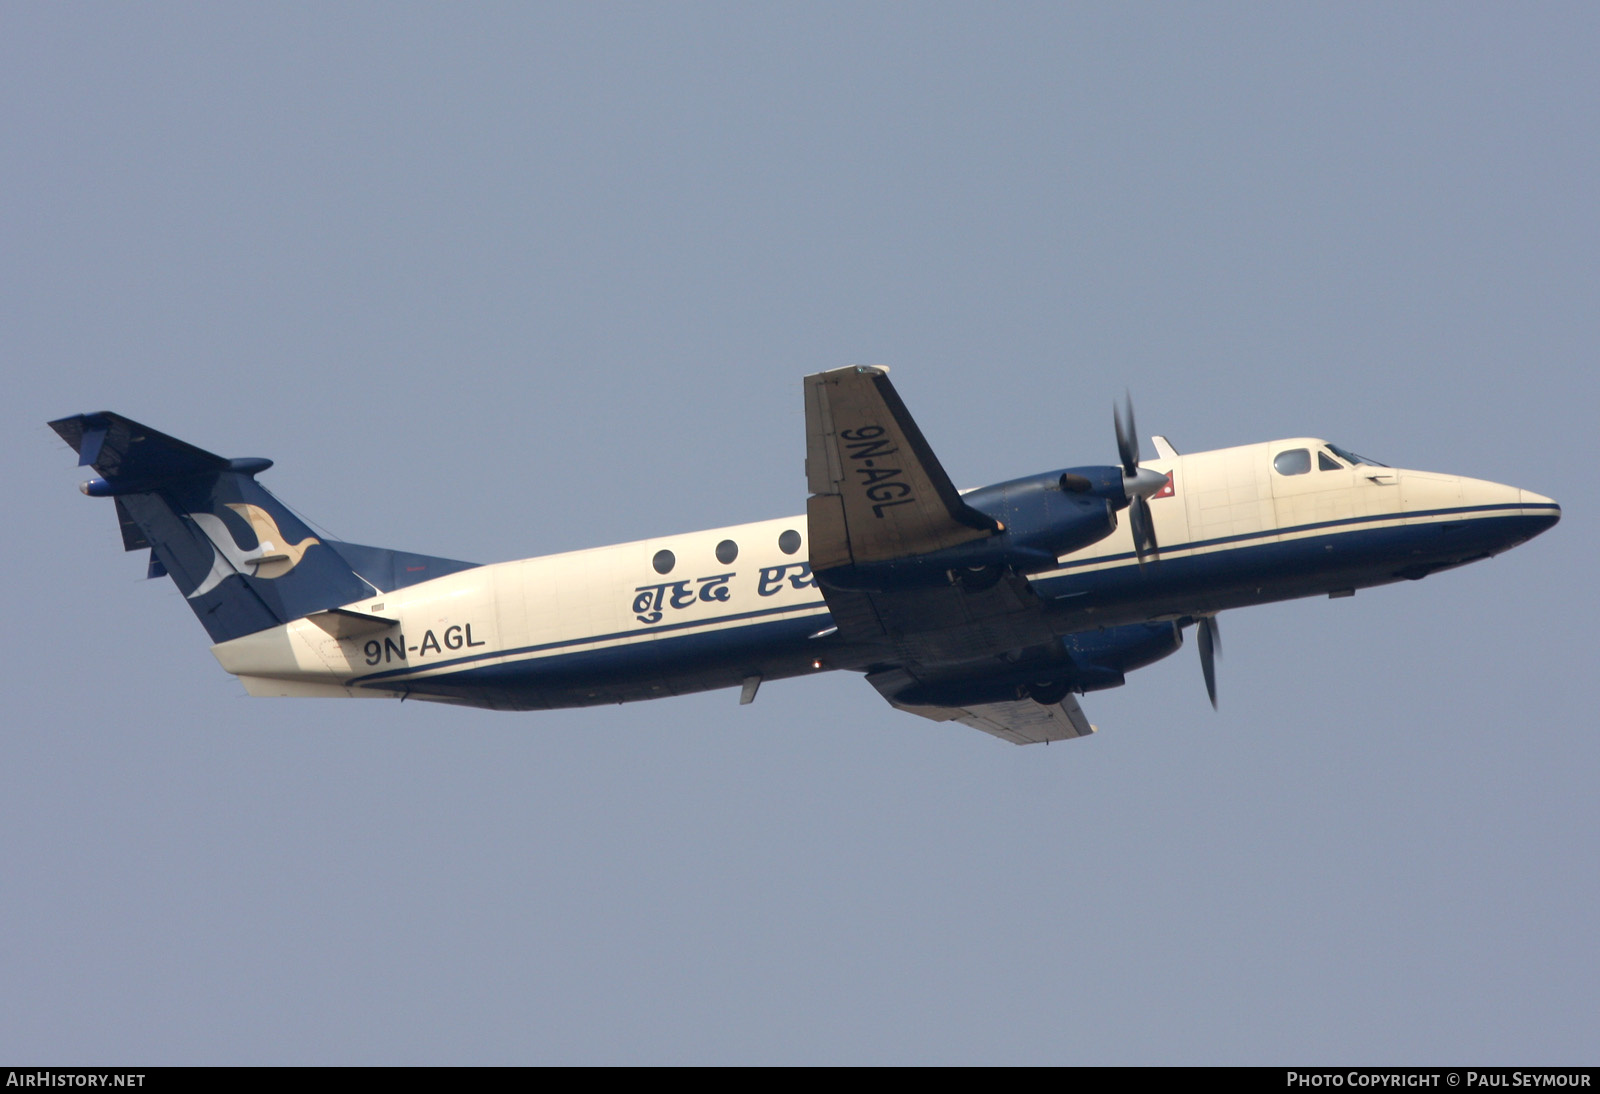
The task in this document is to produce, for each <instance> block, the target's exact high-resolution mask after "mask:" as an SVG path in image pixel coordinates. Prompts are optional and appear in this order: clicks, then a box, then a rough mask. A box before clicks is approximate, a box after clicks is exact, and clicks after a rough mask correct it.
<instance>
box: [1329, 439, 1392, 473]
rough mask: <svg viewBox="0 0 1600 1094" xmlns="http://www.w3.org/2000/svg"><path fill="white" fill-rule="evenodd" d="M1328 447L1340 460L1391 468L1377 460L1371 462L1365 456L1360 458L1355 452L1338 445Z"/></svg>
mask: <svg viewBox="0 0 1600 1094" xmlns="http://www.w3.org/2000/svg"><path fill="white" fill-rule="evenodd" d="M1328 447H1329V448H1331V449H1333V454H1334V455H1335V456H1338V457H1339V458H1340V459H1344V460H1349V461H1350V462H1351V463H1364V464H1366V465H1367V466H1369V467H1388V466H1389V465H1388V464H1386V463H1379V462H1378V461H1377V460H1369V459H1367V458H1366V457H1365V456H1358V455H1356V454H1355V453H1354V452H1351V451H1350V450H1349V449H1348V448H1340V447H1339V446H1338V445H1336V444H1330V445H1329V446H1328Z"/></svg>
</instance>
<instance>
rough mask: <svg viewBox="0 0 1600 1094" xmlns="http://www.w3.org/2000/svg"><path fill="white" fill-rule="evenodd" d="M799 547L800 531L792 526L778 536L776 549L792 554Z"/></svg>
mask: <svg viewBox="0 0 1600 1094" xmlns="http://www.w3.org/2000/svg"><path fill="white" fill-rule="evenodd" d="M799 549H800V533H799V532H796V531H795V530H794V529H793V528H791V529H789V530H788V531H787V532H785V533H783V535H781V536H779V537H778V550H780V551H782V552H783V553H784V554H786V555H792V554H794V553H795V552H796V551H798V550H799Z"/></svg>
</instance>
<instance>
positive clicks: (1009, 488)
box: [817, 467, 1126, 589]
mask: <svg viewBox="0 0 1600 1094" xmlns="http://www.w3.org/2000/svg"><path fill="white" fill-rule="evenodd" d="M961 500H962V501H964V502H966V503H967V504H968V505H970V506H971V507H972V508H974V509H976V510H978V511H979V512H980V513H983V514H984V515H985V516H988V517H992V518H993V519H994V520H995V521H996V523H997V524H998V525H999V526H1000V527H1001V528H1002V529H1004V530H1003V531H1001V532H999V533H997V534H995V535H992V536H990V537H988V538H987V539H983V540H979V541H977V542H975V543H964V544H962V545H961V546H959V547H951V548H948V549H946V550H943V551H932V552H930V553H928V554H925V555H916V556H913V557H910V558H899V559H895V560H894V561H892V562H880V563H866V564H862V565H857V566H847V567H838V568H835V569H831V570H826V571H822V572H820V573H818V574H817V578H818V580H820V581H821V582H822V583H823V584H824V585H828V586H831V587H833V588H836V589H892V588H905V587H908V586H916V585H932V584H943V583H945V582H948V581H949V580H950V578H951V575H952V574H954V575H956V576H957V577H958V578H961V579H963V580H977V581H979V582H982V581H985V580H987V581H989V582H990V583H992V582H993V581H994V580H998V578H999V576H1000V574H1002V573H1003V572H1005V571H1007V570H1011V571H1014V572H1016V573H1022V574H1031V573H1039V572H1041V571H1044V570H1049V569H1053V568H1054V567H1055V565H1056V563H1057V560H1058V559H1059V558H1060V557H1061V556H1062V555H1065V554H1069V553H1071V552H1072V551H1076V550H1078V549H1079V548H1082V547H1087V546H1088V545H1089V544H1091V543H1095V542H1097V541H1099V540H1102V539H1104V538H1105V537H1106V536H1108V535H1110V534H1111V533H1112V532H1113V531H1115V530H1116V527H1117V510H1118V509H1119V508H1121V507H1122V506H1123V505H1125V504H1126V500H1125V499H1124V498H1123V495H1122V472H1121V470H1120V469H1118V468H1115V467H1082V468H1073V469H1071V470H1069V471H1051V472H1047V473H1045V474H1042V475H1031V476H1029V477H1027V478H1022V479H1012V480H1011V481H1010V482H1002V483H996V484H995V485H993V486H985V487H982V488H981V489H978V490H974V491H972V492H971V493H968V494H965V495H963V496H962V499H961ZM974 575H976V576H974Z"/></svg>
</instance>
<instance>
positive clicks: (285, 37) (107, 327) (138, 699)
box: [0, 3, 1600, 1064]
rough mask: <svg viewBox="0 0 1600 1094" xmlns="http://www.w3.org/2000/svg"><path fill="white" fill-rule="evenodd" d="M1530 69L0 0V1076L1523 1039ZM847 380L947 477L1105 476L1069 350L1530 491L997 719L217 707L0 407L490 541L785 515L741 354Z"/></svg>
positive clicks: (1534, 730) (1553, 920)
mask: <svg viewBox="0 0 1600 1094" xmlns="http://www.w3.org/2000/svg"><path fill="white" fill-rule="evenodd" d="M1597 56H1600V9H1597V8H1596V7H1595V6H1594V5H1590V4H1570V5H1568V4H1528V5H1503V4H1495V5H1476V4H1407V5H1351V4H1332V5H1322V6H1310V5H1301V4H1297V5H1245V6H1235V5H1181V6H1180V5H1120V4H1119V5H1109V4H1108V5H1100V6H1088V5H1070V6H1068V5H1018V4H1008V5H975V4H974V5H943V4H926V3H925V4H915V5H871V4H845V5H827V4H805V5H792V6H777V5H746V4H727V5H713V4H680V5H668V4H660V5H642V6H636V5H625V4H609V5H587V4H586V5H562V6H551V5H544V6H534V5H521V4H510V5H476V6H468V5H449V6H443V5H441V6H416V5H400V4H381V5H351V4H345V5H339V6H336V7H330V6H328V5H321V4H311V5H290V4H273V5H236V4H230V5H216V4H194V5H184V6H179V5H171V4H139V5H110V4H90V5H83V4H56V3H52V4H42V3H27V4H22V3H9V4H6V5H4V7H3V9H0V138H3V149H4V154H3V155H0V195H3V200H0V233H3V235H0V255H3V261H0V276H3V278H4V280H3V283H0V346H3V349H4V361H5V366H4V367H5V371H6V377H7V385H6V386H7V389H8V394H7V397H6V399H5V400H4V401H3V404H0V412H3V414H4V422H3V426H4V428H3V430H0V453H3V455H0V459H3V460H4V467H5V469H6V471H7V474H6V475H5V476H4V479H3V480H0V482H3V485H0V489H3V491H4V501H5V512H6V513H7V514H8V516H9V521H8V523H7V527H6V531H5V533H4V536H5V539H4V542H5V545H6V548H7V555H8V558H9V559H10V579H9V580H8V581H6V582H5V583H4V586H3V593H0V595H3V597H4V601H3V619H4V623H5V626H4V627H3V629H0V633H3V635H4V637H3V642H4V664H5V665H6V669H5V681H6V686H5V692H6V707H7V714H6V717H5V719H4V722H5V731H4V742H5V744H4V752H3V775H0V779H3V786H4V788H5V792H4V794H3V795H0V1060H4V1061H9V1062H13V1063H24V1062H25V1063H29V1064H47V1063H80V1064H88V1063H100V1064H132V1063H148V1064H158V1063H211V1062H220V1063H251V1062H259V1063H316V1062H324V1063H377V1062H392V1063H452V1062H454V1063H463V1062H484V1063H491V1062H509V1063H516V1062H550V1063H556V1062H563V1063H571V1062H590V1063H599V1062H605V1063H650V1062H716V1063H748V1062H804V1063H821V1062H868V1063H890V1062H941V1063H942V1062H955V1063H1012V1062H1016V1063H1021V1062H1052V1063H1089V1062H1094V1063H1105V1062H1148V1063H1156V1062H1160V1063H1239V1062H1245V1063H1252V1062H1253V1063H1268V1062H1281V1063H1291V1062H1297V1063H1317V1062H1322V1063H1352V1062H1395V1063H1402V1062H1404V1063H1455V1064H1469V1063H1479V1064H1489V1063H1501V1064H1512V1063H1516V1064H1524V1063H1537V1062H1546V1063H1574V1062H1586V1063H1590V1064H1593V1063H1595V1062H1596V1060H1597V1057H1600V1051H1597V1045H1600V986H1597V985H1600V934H1597V932H1596V929H1595V928H1596V921H1597V912H1600V907H1597V905H1600V899H1597V898H1600V882H1597V863H1600V804H1597V802H1596V796H1595V784H1596V773H1597V770H1600V733H1597V729H1600V718H1597V716H1596V714H1595V698H1594V688H1593V685H1594V677H1595V670H1596V658H1595V648H1596V645H1595V643H1596V639H1595V635H1594V629H1595V618H1596V608H1597V604H1596V599H1597V598H1596V579H1595V561H1594V560H1595V551H1594V544H1595V536H1596V532H1597V528H1596V522H1595V518H1594V511H1595V502H1596V500H1597V495H1600V491H1597V489H1596V486H1595V483H1594V476H1595V471H1594V464H1595V457H1594V453H1593V444H1594V434H1595V417H1596V413H1597V411H1600V382H1597V380H1596V374H1595V364H1596V347H1597V344H1600V337H1597V336H1600V307H1597V302H1600V276H1597V274H1600V213H1597V208H1600V206H1597V202H1596V194H1597V193H1600V155H1597V138H1596V134H1597V132H1600V128H1597V125H1600V76H1597V70H1596V60H1595V59H1596V57H1597ZM868 362H870V363H879V364H887V365H890V366H891V367H893V369H894V370H895V371H894V377H895V381H896V384H897V386H898V388H899V390H900V392H901V394H902V395H903V396H904V397H905V399H906V401H907V403H908V405H909V406H910V408H911V410H912V411H913V413H914V414H915V415H916V416H917V418H918V421H919V422H920V424H921V425H922V428H923V431H924V432H925V433H926V434H927V436H928V438H929V440H930V442H931V443H932V444H933V446H934V448H935V450H936V451H937V452H938V453H939V455H940V457H941V458H942V460H943V462H944V464H945V466H946V467H947V468H948V469H949V470H950V472H951V475H952V477H953V478H954V479H955V480H956V481H957V482H958V483H960V484H962V485H978V484H981V483H984V482H988V481H993V480H996V479H1000V478H1006V477H1010V476H1014V475H1019V474H1025V473H1029V472H1032V471H1037V470H1041V469H1046V468H1050V467H1058V466H1062V465H1064V464H1073V463H1092V462H1112V461H1113V460H1114V455H1115V448H1114V444H1113V439H1112V429H1111V404H1112V400H1113V399H1114V398H1117V397H1119V396H1120V395H1121V393H1122V392H1123V390H1124V389H1125V388H1126V389H1128V390H1131V391H1132V393H1133V396H1134V399H1135V401H1136V405H1137V407H1138V415H1139V425H1140V428H1141V430H1142V432H1143V433H1144V434H1145V435H1146V437H1148V435H1149V434H1150V433H1152V432H1160V433H1165V434H1167V435H1168V436H1169V437H1171V439H1172V441H1173V442H1174V443H1175V444H1176V445H1177V446H1178V447H1179V449H1180V450H1185V451H1194V450H1200V449H1204V448H1212V447H1223V446H1227V445H1232V444H1242V443H1247V442H1251V441H1257V440H1265V439H1269V438H1272V437H1281V436H1294V435H1299V434H1305V433H1309V434H1315V435H1320V436H1325V437H1328V438H1330V439H1332V440H1334V441H1335V442H1337V443H1340V444H1343V445H1346V446H1349V447H1352V448H1354V449H1356V450H1357V451H1360V452H1364V453H1366V454H1368V455H1371V456H1374V457H1376V458H1378V459H1382V460H1385V461H1386V462H1389V463H1392V464H1395V465H1399V466H1403V467H1414V468H1424V469H1431V470H1439V471H1447V472H1452V473H1458V474H1466V475H1473V476H1478V477H1482V478H1489V479H1494V480H1497V481H1502V482H1509V483H1513V484H1516V485H1519V486H1523V487H1526V488H1528V489H1532V490H1536V491H1539V492H1541V493H1545V494H1549V495H1551V496H1553V497H1555V498H1556V499H1557V500H1558V501H1560V502H1561V503H1562V505H1563V506H1564V509H1565V517H1564V519H1563V521H1562V523H1561V524H1560V525H1559V526H1558V527H1557V528H1555V529H1554V530H1553V531H1551V532H1549V533H1547V534H1546V535H1545V536H1543V537H1541V538H1539V539H1537V540H1535V541H1534V542H1532V543H1531V544H1528V545H1526V546H1524V547H1521V548H1519V549H1517V550H1515V551H1513V552H1511V553H1510V554H1508V555H1505V556H1502V557H1501V558H1499V559H1496V560H1494V561H1491V562H1487V563H1480V564H1477V565H1474V566H1471V567H1468V568H1466V569H1463V570H1459V571H1454V572H1451V573H1446V574H1441V575H1438V576H1436V577H1432V578H1429V579H1428V580H1426V581H1423V582H1420V583H1407V584H1406V585H1404V587H1399V586H1391V587H1388V588H1384V589H1378V590H1371V591H1367V592H1362V593H1360V594H1358V595H1357V596H1356V597H1355V598H1354V599H1353V600H1340V601H1333V602H1330V601H1327V600H1307V601H1301V602H1297V603H1293V604H1284V605H1277V606H1272V607H1265V608H1257V609H1252V610H1248V611H1240V612H1231V613H1226V614H1225V615H1224V616H1223V617H1222V619H1221V625H1222V634H1223V641H1224V650H1225V652H1224V656H1223V659H1222V661H1221V665H1220V669H1221V680H1220V687H1221V702H1222V708H1221V711H1220V713H1215V714H1214V713H1213V712H1212V711H1211V709H1210V708H1209V706H1208V704H1207V703H1206V699H1205V691H1204V686H1203V684H1202V681H1201V675H1200V668H1199V664H1198V658H1197V657H1196V655H1195V652H1194V650H1193V649H1192V648H1185V649H1184V650H1182V651H1180V652H1179V653H1178V654H1177V655H1175V656H1173V657H1172V658H1171V659H1169V660H1167V661H1164V662H1162V663H1160V664H1158V665H1156V666H1153V667H1151V668H1149V669H1146V670H1144V671H1142V672H1140V673H1138V674H1137V675H1135V676H1134V677H1132V681H1131V683H1130V684H1129V686H1128V687H1126V688H1123V689H1121V690H1117V691H1110V692H1100V693H1095V694H1091V695H1089V696H1088V697H1086V698H1085V700H1084V707H1085V709H1086V710H1087V711H1088V712H1089V714H1090V716H1091V717H1092V718H1093V720H1094V721H1095V722H1096V723H1098V724H1099V726H1100V727H1101V732H1100V734H1099V735H1098V736H1097V737H1095V738H1093V739H1090V740H1087V741H1077V742H1068V743H1065V744H1061V745H1054V746H1050V747H1048V748H1041V747H1032V748H1015V747H1012V746H1009V745H1005V744H1002V743H1000V742H997V741H995V740H994V739H992V738H990V737H988V736H986V735H984V734H981V733H978V732H975V731H971V730H967V729H964V728H961V727H958V726H940V725H935V724H933V723H930V722H926V721H923V720H921V719H918V718H914V717H910V716H908V715H904V714H901V713H899V712H896V711H894V710H892V709H891V708H890V707H889V706H888V705H887V704H885V703H884V702H883V701H882V700H881V699H880V698H879V697H878V695H877V694H876V693H875V692H874V691H873V690H872V689H871V688H870V687H869V686H867V685H866V684H865V683H863V682H862V681H861V680H859V679H857V678H855V677H853V676H847V675H843V674H831V675H828V676H825V677H821V678H817V679H810V680H797V681H787V682H778V683H772V684H769V685H767V686H766V687H764V688H763V689H762V690H761V694H760V697H759V698H758V700H757V701H756V702H755V704H754V705H752V706H749V707H744V708H741V707H739V706H738V705H737V693H736V692H731V691H729V692H716V693H712V694H707V695H701V696H696V697H690V698H682V699H673V700H667V701H663V702H658V703H653V704H639V705H629V706H623V707H610V708H601V709H593V710H583V711H557V712H551V713H541V714H496V713H490V712H484V711H473V710H456V709H450V708H446V707H440V706H432V705H428V704H423V703H404V704H398V703H392V702H371V703H368V702H335V701H320V700H318V701H313V700H304V701H290V700H265V699H248V698H246V697H245V696H244V691H243V688H242V687H241V686H240V685H239V684H238V683H237V682H236V681H235V680H234V679H233V678H232V677H230V676H228V675H227V674H225V673H224V672H222V670H221V669H220V668H219V667H218V666H217V664H216V662H215V660H214V659H213V658H212V656H211V655H210V654H209V653H208V652H207V641H206V637H205V634H204V632H203V631H202V629H201V628H200V627H199V625H198V624H197V623H196V621H195V620H194V618H193V617H192V615H191V614H190V612H189V611H188V609H187V607H186V606H185V604H184V603H183V600H182V597H181V596H180V595H179V594H178V592H177V591H176V589H175V588H174V587H173V586H172V584H171V583H170V582H168V581H164V580H163V581H159V582H157V581H152V582H145V581H143V580H142V578H143V573H144V567H145V559H144V556H143V555H142V554H130V555H124V554H123V553H122V552H121V550H120V546H121V545H120V540H119V538H118V535H117V529H116V521H115V519H114V516H113V512H112V507H111V505H110V503H108V502H104V501H92V500H89V499H85V498H84V497H82V496H80V495H79V494H78V492H77V490H76V489H75V488H76V485H77V483H78V482H79V481H80V480H81V479H82V478H84V477H85V476H84V474H83V473H82V472H79V471H77V470H75V469H74V467H73V463H74V457H73V455H72V453H71V452H70V451H68V450H67V448H66V447H65V446H64V445H62V444H61V443H60V442H59V441H58V440H57V439H56V437H55V436H54V434H53V433H51V432H50V431H49V430H48V429H47V428H46V427H45V424H44V423H45V422H46V420H48V419H50V418H55V417H59V416H62V415H66V414H72V413H78V412H82V411H89V410H100V409H112V410H116V411H118V412H120V413H123V414H126V415H128V416H130V417H133V418H135V419H137V420H139V421H143V422H146V423H148V424H149V425H151V426H153V427H155V428H157V429H160V430H163V431H165V432H168V433H171V434H173V435H175V436H178V437H181V438H183V439H185V440H188V441H191V442H193V443H195V444H197V445H200V446H201V447H204V448H208V449H210V450H212V451H215V452H219V453H221V454H224V455H227V456H257V455H259V456H268V457H271V458H273V459H275V460H276V461H277V466H276V467H275V468H274V469H273V470H272V471H270V472H268V473H267V474H266V475H264V476H263V479H262V481H263V482H264V483H265V484H266V485H267V486H268V487H269V488H270V489H272V490H273V491H274V492H275V493H277V494H278V495H279V496H280V497H281V498H283V499H284V500H285V501H286V502H288V503H289V504H290V505H292V506H294V507H296V508H297V509H298V510H299V511H301V512H302V513H304V514H306V515H307V516H309V517H310V518H312V519H314V520H316V521H318V522H320V523H321V524H322V525H323V526H324V527H326V528H327V529H329V530H331V531H332V532H333V533H335V534H337V535H339V536H342V537H344V538H348V539H353V540H356V541H359V542H367V543H376V544H381V545H385V546H392V547H403V548H409V549H413V550H420V551H426V552H430V553H435V554H441V555H448V556H454V557H461V558H468V559H474V560H479V561H497V560H502V559H508V558H519V557H524V556H528V555H536V554H543V553H548V552H554V551H562V550H569V549H574V548H580V547H586V546H596V545H600V544H604V543H609V542H616V541H621V540H630V539H639V538H643V537H646V536H650V535H655V534H662V533H670V532H676V531H684V530H688V529H693V528H698V527H709V526H715V525H721V524H729V523H734V522H738V521H746V520H754V519H761V518H766V517H775V516H782V515H785V514H789V513H798V512H800V511H801V510H802V508H803V504H804V495H805V482H804V476H803V472H802V466H801V464H802V457H803V450H804V438H803V409H802V402H801V377H802V376H803V375H804V374H805V373H808V372H815V371H819V370H822V369H827V368H833V367H837V366H840V365H846V364H852V363H868ZM1146 445H1147V448H1146V451H1147V452H1148V451H1149V448H1148V441H1146ZM1192 645H1193V643H1192V642H1191V643H1190V647H1192Z"/></svg>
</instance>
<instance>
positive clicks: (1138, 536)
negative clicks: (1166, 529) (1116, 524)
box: [1128, 497, 1161, 567]
mask: <svg viewBox="0 0 1600 1094" xmlns="http://www.w3.org/2000/svg"><path fill="white" fill-rule="evenodd" d="M1128 522H1129V524H1130V528H1129V531H1130V532H1132V533H1133V553H1134V554H1135V555H1136V556H1137V557H1138V559H1139V565H1140V566H1141V567H1142V566H1144V557H1145V555H1147V554H1148V555H1149V556H1150V557H1151V558H1153V559H1156V560H1157V561H1160V558H1161V555H1160V551H1159V546H1158V545H1157V543H1156V522H1155V518H1154V517H1152V516H1151V515H1150V503H1149V502H1148V501H1146V500H1145V499H1144V498H1142V497H1135V498H1134V499H1133V500H1132V501H1131V502H1129V503H1128Z"/></svg>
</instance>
